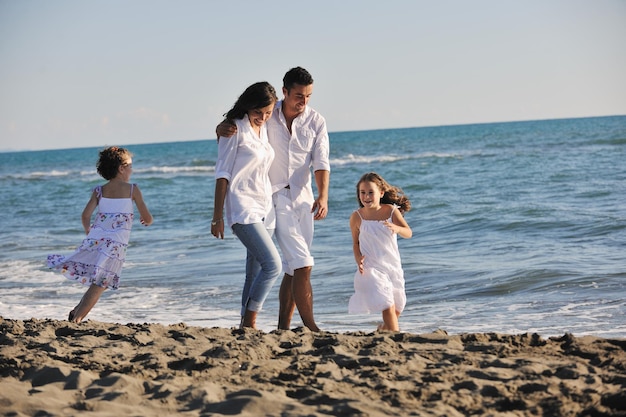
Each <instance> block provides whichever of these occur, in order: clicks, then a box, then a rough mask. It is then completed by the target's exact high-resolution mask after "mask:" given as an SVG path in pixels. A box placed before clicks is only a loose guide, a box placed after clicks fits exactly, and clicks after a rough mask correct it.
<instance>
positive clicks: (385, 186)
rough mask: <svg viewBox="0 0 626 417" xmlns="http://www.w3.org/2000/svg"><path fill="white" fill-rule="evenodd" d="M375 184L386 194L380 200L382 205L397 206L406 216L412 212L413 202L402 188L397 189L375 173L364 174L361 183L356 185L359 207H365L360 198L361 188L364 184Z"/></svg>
mask: <svg viewBox="0 0 626 417" xmlns="http://www.w3.org/2000/svg"><path fill="white" fill-rule="evenodd" d="M366 181H367V182H373V183H374V184H376V186H377V187H378V188H379V189H380V191H382V192H383V193H384V195H383V197H382V198H381V199H380V202H381V203H382V204H395V205H396V206H398V207H399V210H400V213H402V215H404V213H406V212H407V211H409V210H411V202H410V201H409V198H408V197H407V196H406V195H405V194H404V191H402V189H401V188H399V187H395V186H393V185H391V184H389V183H388V182H387V181H385V180H384V179H383V177H381V176H380V175H378V174H377V173H375V172H368V173H367V174H363V176H362V177H361V179H359V182H357V183H356V200H357V201H358V202H359V206H360V207H363V204H362V203H361V199H360V198H359V186H360V185H361V183H362V182H366Z"/></svg>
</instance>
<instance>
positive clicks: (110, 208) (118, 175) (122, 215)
mask: <svg viewBox="0 0 626 417" xmlns="http://www.w3.org/2000/svg"><path fill="white" fill-rule="evenodd" d="M96 167H97V170H98V174H100V175H101V176H102V178H104V179H105V180H108V181H109V182H107V183H106V184H104V185H102V186H97V187H96V188H94V190H93V192H92V193H91V198H90V199H89V201H88V202H87V205H86V206H85V209H84V210H83V214H82V223H83V228H84V229H85V233H86V234H87V237H86V238H85V240H83V243H82V244H81V245H80V246H79V247H78V248H77V249H76V251H75V252H74V253H73V254H72V255H70V256H62V255H49V256H48V266H49V267H50V268H53V269H55V270H58V271H60V272H61V273H62V274H63V275H65V276H66V277H67V278H69V279H72V280H74V281H77V282H80V283H81V284H84V285H89V288H88V289H87V292H85V295H83V297H82V299H81V300H80V303H78V305H77V306H76V307H75V308H74V309H73V310H72V311H70V314H69V318H68V320H69V321H71V322H74V323H79V322H80V321H81V320H82V319H84V318H85V317H86V316H87V314H88V313H89V311H91V309H92V308H93V306H94V305H95V304H96V303H97V302H98V300H99V299H100V296H101V295H102V293H103V292H104V290H106V289H107V288H110V289H112V290H116V289H117V288H118V286H119V280H120V273H121V271H122V267H123V266H124V260H125V258H126V248H127V247H128V240H129V238H130V230H131V227H132V224H133V218H134V208H133V203H134V204H135V205H136V206H137V209H138V210H139V215H140V221H141V224H143V225H145V226H149V225H150V224H152V220H153V219H152V215H151V214H150V211H149V210H148V207H147V206H146V204H145V203H144V200H143V196H142V195H141V191H140V190H139V187H138V186H137V185H136V184H131V183H129V180H130V176H131V174H132V172H133V161H132V154H131V153H130V152H129V151H128V150H127V149H124V148H120V147H117V146H112V147H109V148H106V149H103V150H102V151H100V155H99V159H98V163H97V166H96ZM96 209H98V210H97V213H96V216H95V219H94V222H93V224H92V225H91V226H90V223H91V216H92V214H93V212H94V211H95V210H96Z"/></svg>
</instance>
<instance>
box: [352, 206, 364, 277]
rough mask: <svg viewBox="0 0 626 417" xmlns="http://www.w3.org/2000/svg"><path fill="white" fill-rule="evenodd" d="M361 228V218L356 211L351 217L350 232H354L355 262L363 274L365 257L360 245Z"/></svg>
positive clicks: (353, 250) (353, 248) (353, 249)
mask: <svg viewBox="0 0 626 417" xmlns="http://www.w3.org/2000/svg"><path fill="white" fill-rule="evenodd" d="M359 227H361V217H360V216H359V215H358V214H357V212H356V211H355V212H354V213H352V215H351V216H350V230H351V231H352V252H353V253H354V260H355V261H356V265H357V267H358V268H359V272H360V273H361V274H362V273H363V270H364V269H363V261H364V260H365V256H363V255H362V254H361V246H360V245H359Z"/></svg>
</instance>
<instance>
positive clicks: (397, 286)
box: [348, 206, 406, 314]
mask: <svg viewBox="0 0 626 417" xmlns="http://www.w3.org/2000/svg"><path fill="white" fill-rule="evenodd" d="M394 210H396V206H394V208H393V209H392V210H391V215H390V216H389V219H387V221H389V222H391V219H392V217H393V212H394ZM357 213H358V214H359V217H361V213H359V211H358V210H357ZM359 247H360V249H361V254H362V255H364V256H365V260H364V268H363V269H364V270H363V274H361V273H360V272H359V271H358V269H357V271H356V273H355V274H354V294H353V295H352V297H350V302H349V304H348V312H349V313H350V314H361V313H374V312H375V313H380V312H382V311H383V310H386V309H388V308H389V307H391V306H392V305H395V309H396V311H398V312H402V310H404V306H405V305H406V293H405V291H404V271H403V270H402V263H401V260H400V251H399V250H398V235H397V234H396V233H392V232H391V230H389V229H388V228H387V227H385V225H384V224H383V221H382V220H365V219H364V218H363V217H361V226H360V227H359Z"/></svg>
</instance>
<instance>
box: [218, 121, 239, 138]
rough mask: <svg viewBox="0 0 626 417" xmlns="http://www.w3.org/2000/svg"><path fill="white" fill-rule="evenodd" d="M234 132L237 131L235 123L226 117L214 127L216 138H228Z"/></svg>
mask: <svg viewBox="0 0 626 417" xmlns="http://www.w3.org/2000/svg"><path fill="white" fill-rule="evenodd" d="M235 133H237V125H235V124H234V123H233V122H231V121H230V120H227V119H224V121H223V122H222V123H220V124H219V125H217V127H216V128H215V134H216V135H217V137H218V138H220V137H221V138H229V137H231V136H232V135H234V134H235Z"/></svg>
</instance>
